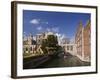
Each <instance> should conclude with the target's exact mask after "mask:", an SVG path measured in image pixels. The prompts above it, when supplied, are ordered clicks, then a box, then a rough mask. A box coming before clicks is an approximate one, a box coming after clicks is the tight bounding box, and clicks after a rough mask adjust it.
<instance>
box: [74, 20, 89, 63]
mask: <svg viewBox="0 0 100 80" xmlns="http://www.w3.org/2000/svg"><path fill="white" fill-rule="evenodd" d="M75 43H76V49H77V54H76V55H77V56H78V57H79V58H80V59H81V60H83V61H88V62H90V60H91V58H90V56H91V50H90V49H91V24H90V21H88V22H87V24H86V26H83V25H82V22H80V23H79V26H78V28H77V32H76V35H75Z"/></svg>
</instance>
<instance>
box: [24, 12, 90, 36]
mask: <svg viewBox="0 0 100 80" xmlns="http://www.w3.org/2000/svg"><path fill="white" fill-rule="evenodd" d="M90 18H91V15H90V14H89V13H73V12H72V13H71V12H51V11H34V10H23V35H24V36H28V35H29V34H30V33H31V34H33V35H34V36H35V35H36V34H38V33H41V32H46V31H53V32H55V33H58V34H60V35H61V36H63V37H67V38H73V37H74V36H75V33H76V30H77V27H78V25H79V22H80V21H82V24H83V26H85V25H86V23H87V21H88V20H90Z"/></svg>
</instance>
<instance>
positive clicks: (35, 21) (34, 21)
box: [30, 19, 40, 25]
mask: <svg viewBox="0 0 100 80" xmlns="http://www.w3.org/2000/svg"><path fill="white" fill-rule="evenodd" d="M30 23H32V24H35V25H36V24H40V19H32V20H31V21H30Z"/></svg>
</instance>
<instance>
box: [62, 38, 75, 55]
mask: <svg viewBox="0 0 100 80" xmlns="http://www.w3.org/2000/svg"><path fill="white" fill-rule="evenodd" d="M61 46H62V47H63V49H64V51H65V52H66V53H70V54H72V55H75V54H76V45H75V43H74V42H71V41H70V39H69V38H64V39H62V43H61Z"/></svg>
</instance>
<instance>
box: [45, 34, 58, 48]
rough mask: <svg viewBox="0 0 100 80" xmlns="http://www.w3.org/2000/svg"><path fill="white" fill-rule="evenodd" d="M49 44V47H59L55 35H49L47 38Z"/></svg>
mask: <svg viewBox="0 0 100 80" xmlns="http://www.w3.org/2000/svg"><path fill="white" fill-rule="evenodd" d="M47 44H48V46H49V47H54V46H57V45H58V40H57V36H55V35H48V36H47Z"/></svg>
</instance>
